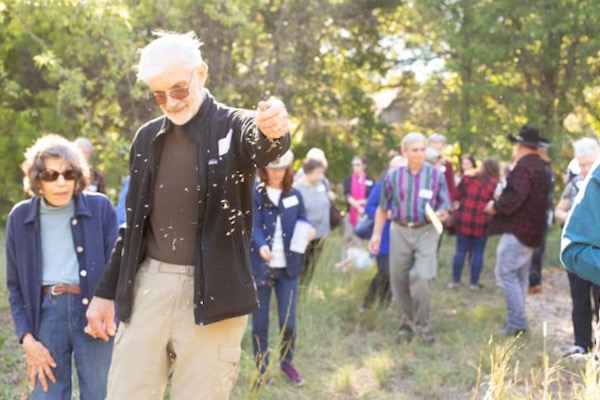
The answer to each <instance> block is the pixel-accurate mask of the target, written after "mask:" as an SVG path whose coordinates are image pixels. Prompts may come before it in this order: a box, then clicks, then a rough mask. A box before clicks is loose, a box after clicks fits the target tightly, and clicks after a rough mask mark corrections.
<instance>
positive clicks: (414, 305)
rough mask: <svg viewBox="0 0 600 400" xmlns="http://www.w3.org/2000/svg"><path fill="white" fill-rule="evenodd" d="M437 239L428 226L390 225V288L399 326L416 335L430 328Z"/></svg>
mask: <svg viewBox="0 0 600 400" xmlns="http://www.w3.org/2000/svg"><path fill="white" fill-rule="evenodd" d="M439 236H440V235H439V234H438V233H437V232H436V231H435V228H434V227H433V225H431V224H429V225H425V226H423V227H420V228H405V227H403V226H400V225H398V224H396V223H392V224H391V226H390V288H391V289H392V295H393V297H394V302H395V303H396V304H397V305H398V308H399V309H400V317H401V323H402V325H403V326H408V327H410V328H411V329H412V330H413V331H415V333H417V334H422V333H428V332H429V331H430V329H431V327H430V321H429V309H430V304H431V291H432V287H433V278H435V275H436V272H437V243H438V239H439Z"/></svg>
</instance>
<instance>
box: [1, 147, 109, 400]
mask: <svg viewBox="0 0 600 400" xmlns="http://www.w3.org/2000/svg"><path fill="white" fill-rule="evenodd" d="M21 168H22V170H23V173H24V175H25V177H24V179H23V185H24V188H25V191H26V192H28V193H29V194H31V195H33V197H32V198H30V199H28V200H24V201H22V202H20V203H18V204H17V205H15V206H14V207H13V209H12V211H11V212H10V214H9V216H8V222H7V228H6V262H7V285H8V290H9V300H10V306H11V313H12V317H13V321H14V324H15V328H16V331H17V337H18V338H19V341H20V342H21V343H22V344H23V350H24V351H25V358H26V361H27V369H28V372H29V379H30V388H31V390H32V392H31V399H70V398H71V390H72V382H71V376H72V374H71V366H72V363H73V360H72V359H73V358H74V359H75V368H76V370H77V377H78V381H79V390H80V395H81V398H82V399H98V400H101V399H104V398H105V397H106V379H107V374H108V368H109V365H110V360H111V352H112V340H111V341H108V342H104V341H103V340H100V339H94V338H92V337H91V336H89V335H87V334H86V333H85V332H84V327H85V326H86V325H87V320H86V317H85V313H86V310H87V306H88V303H89V301H90V299H91V298H92V296H93V292H94V289H95V287H96V284H97V283H98V280H99V279H100V276H101V275H102V272H103V270H104V266H105V265H106V262H107V260H108V257H109V255H110V252H111V250H112V248H113V245H114V242H115V239H116V237H117V218H116V214H115V210H114V209H113V206H112V204H111V203H110V201H109V200H108V198H107V197H106V196H104V195H103V194H97V193H87V192H86V193H83V190H84V189H85V188H86V187H87V185H88V178H89V168H88V166H87V163H86V161H85V159H84V158H83V156H82V155H81V153H80V152H79V149H77V147H75V145H74V144H73V143H72V142H70V141H68V140H66V139H64V138H63V137H60V136H58V135H46V136H44V137H42V138H40V139H38V140H37V141H36V142H35V144H34V145H33V146H31V147H30V148H29V149H27V151H26V152H25V161H24V162H23V164H22V165H21Z"/></svg>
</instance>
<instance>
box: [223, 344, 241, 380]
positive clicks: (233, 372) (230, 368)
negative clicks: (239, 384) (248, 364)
mask: <svg viewBox="0 0 600 400" xmlns="http://www.w3.org/2000/svg"><path fill="white" fill-rule="evenodd" d="M241 356H242V348H241V347H240V346H236V347H224V346H220V347H219V363H220V364H221V365H223V380H224V381H226V382H227V383H228V384H229V385H231V386H233V384H234V383H235V379H236V377H237V373H238V368H239V364H240V357H241Z"/></svg>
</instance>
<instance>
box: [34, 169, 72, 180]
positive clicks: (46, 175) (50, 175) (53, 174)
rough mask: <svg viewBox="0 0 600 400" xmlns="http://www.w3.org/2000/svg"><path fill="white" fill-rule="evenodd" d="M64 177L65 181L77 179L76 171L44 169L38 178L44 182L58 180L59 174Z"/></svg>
mask: <svg viewBox="0 0 600 400" xmlns="http://www.w3.org/2000/svg"><path fill="white" fill-rule="evenodd" d="M61 175H62V177H63V178H65V181H74V180H75V179H77V172H75V171H74V170H72V169H68V170H66V171H63V172H58V171H44V172H42V173H41V174H40V179H41V180H43V181H44V182H54V181H56V180H58V177H59V176H61Z"/></svg>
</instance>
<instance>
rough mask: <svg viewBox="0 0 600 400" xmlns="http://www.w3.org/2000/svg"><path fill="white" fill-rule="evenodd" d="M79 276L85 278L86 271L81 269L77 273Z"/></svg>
mask: <svg viewBox="0 0 600 400" xmlns="http://www.w3.org/2000/svg"><path fill="white" fill-rule="evenodd" d="M79 275H81V276H87V271H86V270H85V269H82V270H81V271H79Z"/></svg>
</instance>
